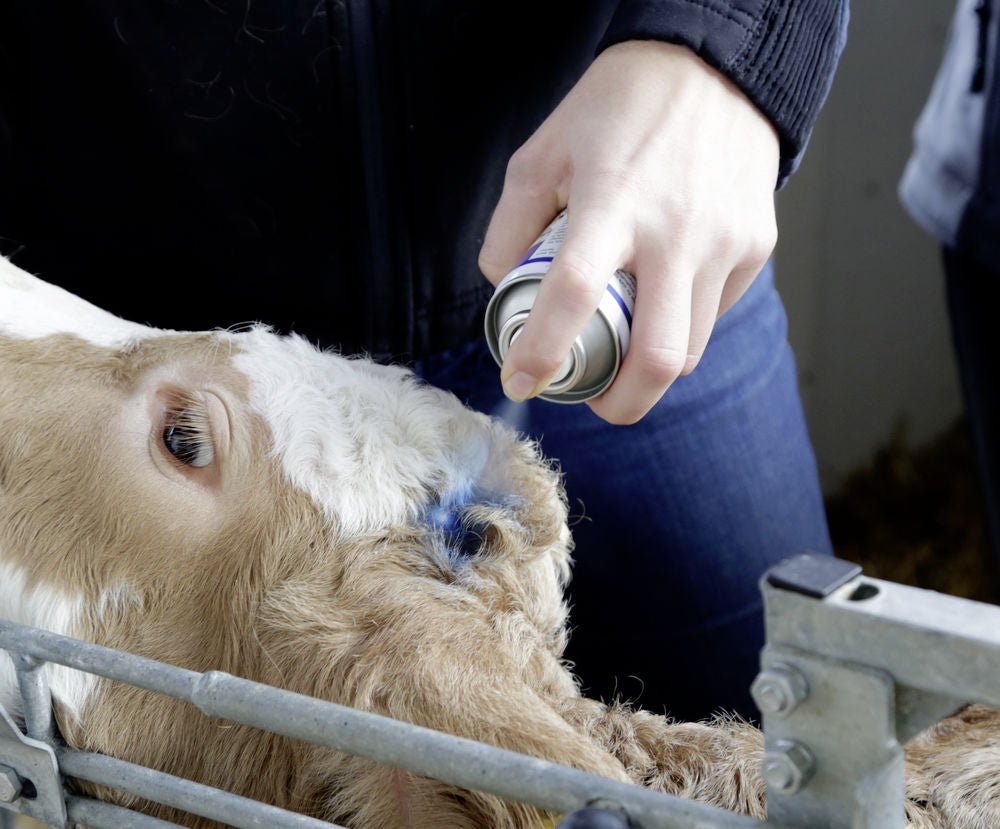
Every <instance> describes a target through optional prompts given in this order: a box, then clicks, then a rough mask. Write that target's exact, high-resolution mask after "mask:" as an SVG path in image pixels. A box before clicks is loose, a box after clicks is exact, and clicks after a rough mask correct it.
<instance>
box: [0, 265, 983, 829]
mask: <svg viewBox="0 0 1000 829" xmlns="http://www.w3.org/2000/svg"><path fill="white" fill-rule="evenodd" d="M570 545H571V540H570V535H569V532H568V530H567V524H566V504H565V501H564V496H563V492H562V489H561V487H560V482H559V477H558V473H557V471H556V470H555V469H554V468H553V467H552V466H551V465H550V464H548V463H546V462H545V461H544V460H543V459H542V458H541V457H540V456H539V454H538V452H537V450H536V447H535V446H533V445H532V444H531V443H529V442H527V441H525V440H523V439H521V438H520V437H519V436H517V435H516V434H514V433H513V432H511V431H510V430H509V429H507V428H506V427H505V426H504V425H503V424H501V423H498V422H495V421H492V420H490V419H489V418H487V417H485V416H483V415H480V414H477V413H475V412H472V411H470V410H469V409H467V408H465V407H464V406H462V405H461V404H460V403H459V402H458V401H457V400H456V399H455V398H454V397H452V396H450V395H448V394H446V393H444V392H441V391H439V390H437V389H434V388H432V387H430V386H428V385H426V384H423V383H421V382H420V381H419V380H417V379H416V378H415V377H414V376H413V375H412V374H411V373H409V372H408V371H406V370H404V369H402V368H397V367H386V366H380V365H377V364H374V363H372V362H369V361H367V360H363V359H348V358H345V357H342V356H339V355H336V354H333V353H329V352H321V351H319V350H317V349H315V348H313V347H312V346H311V345H309V344H308V343H306V342H305V341H303V340H302V339H300V338H297V337H295V336H290V337H279V336H277V335H276V334H274V333H272V332H271V331H269V330H268V329H266V328H264V327H260V326H258V327H251V328H249V329H247V330H244V331H240V332H229V331H213V332H202V333H185V332H174V331H164V330H156V329H151V328H148V327H145V326H141V325H137V324H133V323H129V322H125V321H123V320H120V319H118V318H116V317H113V316H111V315H109V314H107V313H105V312H103V311H101V310H99V309H97V308H95V307H93V306H91V305H89V304H87V303H86V302H84V301H83V300H81V299H79V298H77V297H74V296H72V295H70V294H68V293H66V292H65V291H62V290H61V289H59V288H56V287H55V286H53V285H50V284H48V283H45V282H43V281H41V280H39V279H37V278H34V277H32V276H29V275H28V274H25V273H24V272H22V271H19V270H18V269H16V268H15V267H14V266H12V265H11V264H10V263H8V262H6V261H4V260H2V259H0V617H5V618H8V619H12V620H13V621H17V622H21V623H25V624H29V625H34V626H37V627H42V628H47V629H49V630H53V631H56V632H58V633H62V634H66V635H70V636H74V637H78V638H82V639H86V640H90V641H94V642H99V643H101V644H103V645H107V646H110V647H115V648H120V649H123V650H126V651H130V652H132V653H137V654H140V655H143V656H147V657H151V658H154V659H157V660H161V661H165V662H168V663H171V664H174V665H179V666H182V667H185V668H189V669H191V670H195V671H207V670H212V669H218V670H223V671H228V672H230V673H233V674H235V675H238V676H241V677H245V678H247V679H251V680H255V681H258V682H264V683H268V684H271V685H276V686H279V687H282V688H287V689H290V690H293V691H297V692H300V693H304V694H308V695H311V696H315V697H320V698H323V699H327V700H331V701H333V702H337V703H341V704H344V705H350V706H353V707H356V708H360V709H364V710H367V711H372V712H376V713H379V714H384V715H387V716H391V717H395V718H398V719H403V720H407V721H409V722H413V723H416V724H419V725H422V726H427V727H430V728H435V729H439V730H443V731H447V732H450V733H453V734H457V735H460V736H463V737H469V738H472V739H476V740H481V741H485V742H489V743H492V744H494V745H497V746H501V747H503V748H508V749H513V750H516V751H520V752H524V753H527V754H531V755H535V756H537V757H541V758H545V759H548V760H552V761H555V762H558V763H563V764H566V765H570V766H574V767H576V768H579V769H583V770H586V771H589V772H593V773H597V774H601V775H605V776H607V777H611V778H616V779H619V780H628V781H633V782H636V783H639V784H641V785H644V786H649V787H652V788H655V789H658V790H661V791H665V792H670V793H672V794H677V795H681V796H684V797H691V798H697V799H699V800H702V801H705V802H708V803H711V804H713V805H716V806H721V807H723V808H728V809H733V810H738V811H741V812H745V813H748V814H752V815H755V816H763V814H764V791H763V785H762V783H761V780H760V777H759V775H758V772H757V766H758V762H759V758H760V754H761V751H762V740H761V735H760V734H759V732H757V731H756V730H755V729H753V728H751V727H750V726H749V725H747V724H745V723H742V722H739V721H734V720H728V719H719V720H718V721H716V722H713V723H673V722H670V721H668V720H667V719H665V718H662V717H659V716H655V715H653V714H650V713H648V712H645V711H641V710H630V709H628V708H626V707H623V706H619V705H610V706H606V705H604V704H601V703H598V702H596V701H593V700H589V699H586V698H584V697H583V696H581V694H580V692H579V688H578V686H577V684H576V682H575V680H574V678H573V676H572V674H571V672H570V671H569V670H568V668H567V667H566V665H565V664H564V662H563V661H562V654H563V649H564V646H565V643H566V637H567V623H566V616H567V610H566V605H565V603H564V598H563V593H564V590H565V587H566V583H567V579H568V574H569V554H570ZM47 670H49V675H48V678H49V681H50V684H51V687H52V691H53V695H54V705H55V711H56V716H57V721H58V724H59V728H60V730H61V733H62V735H63V737H64V738H65V740H66V741H67V742H68V743H69V744H70V745H71V746H73V747H76V748H80V749H84V750H93V751H100V752H104V753H107V754H111V755H114V756H117V757H120V758H123V759H126V760H129V761H132V762H136V763H141V764H144V765H148V766H151V767H154V768H157V769H160V770H163V771H166V772H169V773H172V774H177V775H179V776H183V777H187V778H191V779H194V780H198V781H200V782H203V783H207V784H209V785H213V786H218V787H221V788H224V789H228V790H230V791H234V792H237V793H239V794H242V795H246V796H248V797H253V798H256V799H259V800H263V801H265V802H269V803H273V804H275V805H278V806H281V807H284V808H287V809H292V810H296V811H300V812H303V813H305V814H309V815H313V816H316V817H321V818H324V819H326V820H330V821H335V822H338V823H343V824H346V825H348V826H352V827H365V829H369V828H370V829H390V827H391V828H392V829H396V827H431V826H433V827H454V828H455V829H466V828H469V829H471V827H498V829H521V828H522V827H524V829H527V828H528V827H540V826H541V825H543V821H544V820H545V819H546V818H548V817H551V816H548V815H545V814H543V813H541V812H540V811H539V810H537V809H535V808H533V807H530V806H526V805H523V804H517V803H511V802H506V801H504V800H501V799H499V798H497V797H494V796H491V795H486V794H479V793H474V792H468V791H463V790H459V789H456V788H454V787H452V786H449V785H446V784H443V783H438V782H435V781H432V780H427V779H424V778H420V777H417V776H414V775H410V774H407V773H405V772H402V771H399V770H394V769H392V768H388V767H385V766H382V765H379V764H377V763H374V762H372V761H368V760H364V759H360V758H353V757H348V756H345V755H342V754H340V753H337V752H335V751H332V750H329V749H323V748H318V747H315V746H311V745H306V744H302V743H299V742H296V741H294V740H290V739H287V738H284V737H280V736H275V735H270V734H267V733H263V732H259V731H256V730H254V729H250V728H244V727H242V726H236V725H225V726H223V725H220V724H219V723H217V722H214V721H211V720H209V719H208V718H206V717H204V716H203V715H202V714H200V713H199V712H198V711H197V710H195V709H194V708H193V707H192V706H190V705H187V704H184V703H181V702H178V701H176V700H172V699H170V698H167V697H163V696H160V695H158V694H152V693H148V692H145V691H142V690H139V689H136V688H132V687H129V686H124V685H120V684H117V683H112V682H108V681H104V680H99V679H97V678H93V677H90V676H89V675H84V674H80V673H76V672H72V671H68V670H63V669H59V668H49V669H47ZM0 703H2V704H3V705H4V706H5V707H7V708H8V710H13V711H15V712H16V711H17V708H18V705H19V701H18V695H17V692H16V682H15V677H14V673H13V668H12V665H11V663H10V661H9V659H7V658H6V657H5V656H2V655H0ZM996 728H997V718H996V715H995V713H994V712H992V711H989V710H986V709H972V710H970V711H968V712H966V713H965V715H964V719H963V718H958V719H953V720H951V721H949V722H948V723H946V724H945V725H942V726H939V727H938V729H937V731H936V732H933V733H930V734H928V735H925V736H924V737H922V738H921V741H920V744H919V746H918V748H917V749H916V750H915V751H914V752H913V753H912V758H911V780H910V784H909V785H910V787H911V792H912V795H911V800H910V804H909V809H910V812H911V813H910V820H911V826H914V827H928V826H933V827H954V829H966V827H967V828H968V829H973V827H982V826H986V825H1000V794H997V793H996V792H994V791H993V789H992V788H986V789H984V788H982V787H978V788H977V786H976V781H977V780H979V779H980V777H981V776H982V774H984V773H990V772H995V770H997V769H998V768H1000V760H998V758H997V757H995V756H992V755H991V754H989V751H988V750H987V748H985V747H981V748H973V746H977V745H978V746H986V744H987V742H988V741H989V739H991V736H990V735H993V734H997V733H1000V732H998V731H997V730H996ZM941 752H944V753H945V756H947V757H948V758H949V759H948V760H947V762H945V761H944V760H943V759H941V758H940V757H938V754H939V753H941ZM936 757H937V759H935V758H936ZM984 764H985V765H984ZM984 770H985V771H984ZM977 775H978V776H979V777H977ZM90 791H92V792H93V791H94V790H93V789H91V790H90ZM96 794H98V795H99V796H103V797H106V798H109V799H114V800H116V801H117V802H120V803H123V804H125V805H128V806H131V807H133V808H139V809H142V810H144V811H147V812H149V813H151V814H155V815H157V816H159V817H162V818H166V819H169V820H173V821H176V822H184V821H188V825H192V826H198V827H203V826H210V825H215V824H212V823H211V822H209V821H203V820H195V821H194V822H193V823H191V822H190V821H191V818H188V817H185V816H183V815H181V814H179V813H176V812H175V811H173V810H172V809H170V808H168V807H164V806H157V805H155V804H150V803H144V802H139V801H136V799H134V798H131V797H130V796H127V795H120V794H112V793H110V792H104V791H100V790H98V791H96Z"/></svg>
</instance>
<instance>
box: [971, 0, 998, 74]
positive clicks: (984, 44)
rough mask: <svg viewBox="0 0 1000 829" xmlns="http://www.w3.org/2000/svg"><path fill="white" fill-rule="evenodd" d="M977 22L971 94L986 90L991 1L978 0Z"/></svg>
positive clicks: (976, 9)
mask: <svg viewBox="0 0 1000 829" xmlns="http://www.w3.org/2000/svg"><path fill="white" fill-rule="evenodd" d="M974 11H975V15H976V19H977V20H978V24H979V28H978V37H977V41H976V63H975V66H974V67H973V70H972V85H971V87H970V89H969V91H970V92H972V93H981V92H983V90H985V89H986V69H987V63H986V61H987V58H988V57H989V50H990V49H989V47H990V17H991V15H992V11H993V9H992V0H979V2H978V3H976V8H975V10H974Z"/></svg>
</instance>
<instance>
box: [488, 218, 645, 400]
mask: <svg viewBox="0 0 1000 829" xmlns="http://www.w3.org/2000/svg"><path fill="white" fill-rule="evenodd" d="M567 218H568V221H567V226H566V238H565V239H564V241H563V243H562V247H560V249H559V251H558V252H557V253H556V255H555V257H554V258H553V260H552V265H551V267H550V268H549V271H548V273H546V274H545V277H544V278H543V279H542V282H541V286H540V288H539V291H538V296H537V297H536V299H535V302H534V305H533V306H532V309H531V313H530V314H529V315H528V319H527V321H526V322H525V324H524V327H523V328H522V329H521V331H520V333H519V335H518V337H517V339H516V340H515V341H514V342H513V343H512V345H511V347H510V350H509V351H508V352H507V356H506V358H505V359H504V363H503V368H502V370H501V372H500V380H501V382H502V383H503V386H504V393H505V394H506V395H507V396H508V397H510V398H511V399H513V400H524V399H526V398H528V397H533V396H534V395H536V394H538V393H539V392H541V391H544V390H545V387H546V386H548V384H549V383H550V382H551V380H552V377H553V376H554V375H555V373H556V372H557V371H558V370H559V368H560V367H561V366H562V364H563V360H565V358H566V355H567V354H568V353H569V350H570V347H571V346H572V344H573V341H574V340H575V339H576V337H577V335H578V334H579V333H580V332H581V331H582V330H583V327H584V326H585V325H586V324H587V322H588V320H589V319H590V318H591V316H593V314H594V312H595V311H596V310H597V306H598V305H599V304H600V301H601V297H602V295H603V294H604V290H605V288H606V287H607V284H608V281H609V280H610V279H611V275H612V274H613V273H614V272H615V270H617V269H618V267H619V266H620V265H621V264H622V262H623V261H624V259H625V256H626V252H627V250H628V241H627V234H626V233H625V223H624V221H623V220H622V218H620V216H619V215H616V214H614V213H612V212H609V211H608V210H607V209H604V210H600V209H598V208H596V207H584V208H578V209H575V210H574V211H573V212H570V213H569V214H568V217H567Z"/></svg>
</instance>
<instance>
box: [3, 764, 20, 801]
mask: <svg viewBox="0 0 1000 829" xmlns="http://www.w3.org/2000/svg"><path fill="white" fill-rule="evenodd" d="M20 796H21V779H20V778H19V777H18V776H17V772H15V771H14V769H12V768H10V767H9V766H0V803H13V802H14V801H15V800H17V799H18V798H19V797H20Z"/></svg>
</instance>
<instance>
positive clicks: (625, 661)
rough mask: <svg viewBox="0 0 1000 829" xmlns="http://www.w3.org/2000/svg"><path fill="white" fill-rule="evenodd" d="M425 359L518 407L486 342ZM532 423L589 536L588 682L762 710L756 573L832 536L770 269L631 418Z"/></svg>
mask: <svg viewBox="0 0 1000 829" xmlns="http://www.w3.org/2000/svg"><path fill="white" fill-rule="evenodd" d="M418 371H419V372H420V373H421V374H422V375H423V376H424V377H425V378H426V379H427V380H428V381H430V382H431V383H433V384H435V385H437V386H441V387H443V388H446V389H450V390H451V391H453V392H455V393H456V394H457V395H458V396H459V397H460V398H462V399H464V400H465V401H466V402H467V403H468V404H469V405H471V406H472V407H473V408H476V409H479V410H481V411H484V412H490V413H496V412H498V411H501V412H502V411H508V410H510V409H511V408H513V404H512V405H510V406H507V405H505V404H504V402H503V401H504V400H505V398H504V397H503V393H502V390H501V387H500V381H499V370H498V369H497V366H496V363H494V361H493V358H492V357H491V356H490V354H489V352H488V350H487V348H486V346H485V344H484V343H482V342H476V343H475V344H472V345H470V346H468V347H467V348H465V349H464V350H463V351H460V352H455V353H449V354H441V355H436V356H435V357H433V358H431V359H428V360H425V361H424V362H423V363H422V364H421V365H420V366H418ZM517 408H518V409H519V411H517V412H516V414H515V419H516V421H517V426H518V428H519V429H520V430H521V431H523V432H525V433H527V434H530V435H532V436H533V437H535V438H537V439H539V440H540V441H541V445H542V449H543V451H544V452H545V454H546V455H548V456H549V457H552V458H556V459H558V461H559V465H560V466H561V468H562V470H563V472H564V474H565V482H566V489H567V491H568V495H569V503H570V515H571V522H572V529H573V536H574V539H575V542H576V547H575V552H574V555H573V558H574V568H573V581H572V583H571V584H570V600H571V615H570V625H571V636H570V644H569V649H568V652H567V657H568V658H569V659H570V660H571V661H572V662H573V663H574V668H575V671H576V673H577V674H578V676H580V678H581V680H582V684H583V687H584V690H585V691H586V692H587V693H588V694H589V695H590V696H594V697H598V698H603V699H605V700H610V699H612V698H614V697H620V698H623V699H627V700H631V701H633V702H636V703H638V704H641V705H642V706H643V707H645V708H648V709H650V710H654V711H666V712H668V713H669V714H670V715H672V716H675V717H677V718H683V719H699V718H702V717H704V716H707V715H709V714H711V713H713V712H715V711H718V710H719V709H725V710H727V711H734V712H738V713H741V714H743V715H744V716H747V717H749V718H752V719H756V718H757V716H758V714H757V711H756V708H755V707H754V705H753V703H752V701H751V699H750V696H749V691H748V688H749V685H750V683H751V682H752V681H753V677H754V676H755V674H756V672H757V668H758V662H759V652H760V648H761V647H762V645H763V636H764V632H763V618H762V605H761V598H760V593H759V588H758V579H759V578H760V576H761V574H762V573H763V572H764V571H765V570H766V569H767V568H768V567H770V566H771V565H772V564H775V563H777V562H778V561H781V560H782V559H784V558H786V557H788V556H790V555H794V554H795V553H799V552H803V551H805V550H811V551H814V552H822V553H829V552H830V551H831V544H830V539H829V533H828V530H827V525H826V516H825V512H824V508H823V500H822V496H821V493H820V488H819V482H818V478H817V473H816V463H815V459H814V456H813V452H812V447H811V444H810V442H809V437H808V434H807V432H806V425H805V422H804V418H803V414H802V407H801V402H800V400H799V396H798V386H797V380H796V373H795V362H794V359H793V357H792V352H791V349H790V348H789V346H788V342H787V340H786V319H785V312H784V308H783V306H782V304H781V300H780V298H779V296H778V293H777V291H776V290H775V287H774V278H773V273H772V271H771V267H770V265H769V266H768V267H767V268H766V269H765V270H764V272H762V273H761V275H760V276H759V277H758V278H757V280H756V281H755V282H754V284H753V285H752V286H751V288H750V289H749V290H748V291H747V293H746V294H745V295H744V296H743V298H742V299H741V300H740V301H739V302H738V303H737V304H736V305H735V306H733V308H731V309H730V310H729V311H728V313H726V314H725V315H724V316H723V317H722V319H720V320H719V322H718V324H717V325H716V328H715V332H714V333H713V335H712V339H711V341H710V343H709V346H708V348H707V350H706V352H705V355H704V357H703V359H702V361H701V363H700V364H699V366H698V368H697V369H695V371H694V372H693V373H692V374H691V375H689V376H687V377H682V378H680V379H679V380H677V382H676V383H674V385H673V386H671V387H670V389H669V390H668V391H667V393H666V394H665V395H664V397H663V399H662V400H661V401H660V402H659V403H658V404H657V405H656V406H655V407H654V408H653V409H652V411H650V412H649V414H647V415H646V417H645V418H643V419H642V420H641V421H640V422H639V423H637V424H635V425H633V426H612V425H609V424H607V423H605V422H604V421H603V420H601V419H600V418H598V417H597V416H596V415H594V414H593V412H591V411H590V409H589V408H587V406H585V405H561V404H555V403H548V402H545V401H541V400H532V401H529V402H527V403H523V404H519V406H517Z"/></svg>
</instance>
